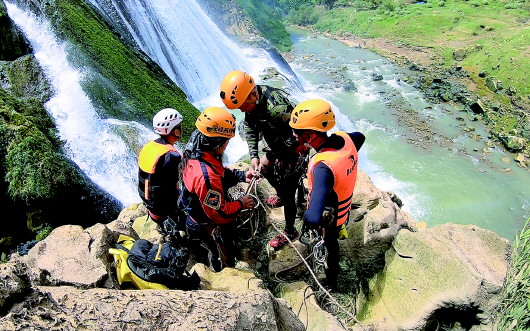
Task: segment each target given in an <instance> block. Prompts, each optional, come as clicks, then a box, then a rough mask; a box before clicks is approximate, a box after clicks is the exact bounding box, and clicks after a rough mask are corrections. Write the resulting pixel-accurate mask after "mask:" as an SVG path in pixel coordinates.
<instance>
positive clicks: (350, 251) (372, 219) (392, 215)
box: [339, 171, 416, 268]
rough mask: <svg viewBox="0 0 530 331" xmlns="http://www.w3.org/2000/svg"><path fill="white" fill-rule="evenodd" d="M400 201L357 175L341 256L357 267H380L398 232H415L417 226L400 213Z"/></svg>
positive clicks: (394, 195) (405, 214)
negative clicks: (405, 230) (346, 236)
mask: <svg viewBox="0 0 530 331" xmlns="http://www.w3.org/2000/svg"><path fill="white" fill-rule="evenodd" d="M399 204H402V202H401V199H399V197H398V196H397V195H396V194H394V193H392V192H384V191H381V190H379V189H378V188H377V187H375V186H374V184H373V183H372V181H371V180H370V178H369V177H368V176H367V175H366V174H365V173H364V172H362V171H359V172H358V174H357V184H356V186H355V191H354V193H353V201H352V207H356V208H355V209H353V210H352V212H351V213H350V219H349V222H348V224H347V225H346V229H347V231H348V239H345V240H340V241H339V244H340V247H341V254H344V255H345V256H347V257H348V258H349V259H350V260H351V261H352V262H354V264H357V265H358V267H361V268H362V266H376V265H381V263H382V258H383V255H384V253H385V252H386V251H387V250H388V248H389V247H390V244H391V242H392V241H393V240H394V238H395V237H396V235H397V233H398V231H399V230H400V229H408V230H415V229H416V223H415V222H414V220H413V219H412V218H411V217H410V215H409V214H408V213H407V212H405V211H403V210H401V208H400V206H399Z"/></svg>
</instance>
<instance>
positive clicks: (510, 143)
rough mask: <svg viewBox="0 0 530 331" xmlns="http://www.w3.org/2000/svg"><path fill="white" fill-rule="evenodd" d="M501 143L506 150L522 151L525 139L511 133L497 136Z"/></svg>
mask: <svg viewBox="0 0 530 331" xmlns="http://www.w3.org/2000/svg"><path fill="white" fill-rule="evenodd" d="M499 138H500V140H501V142H502V144H503V145H504V147H506V149H507V150H509V151H510V152H520V151H522V150H523V149H524V148H525V146H526V140H525V139H524V138H521V137H517V136H513V135H502V136H499Z"/></svg>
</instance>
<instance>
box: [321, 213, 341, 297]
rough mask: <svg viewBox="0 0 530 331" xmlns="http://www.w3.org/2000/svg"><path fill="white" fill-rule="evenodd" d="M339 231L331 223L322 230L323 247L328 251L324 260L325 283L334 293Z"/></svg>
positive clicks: (337, 269) (336, 275) (338, 269)
mask: <svg viewBox="0 0 530 331" xmlns="http://www.w3.org/2000/svg"><path fill="white" fill-rule="evenodd" d="M339 231H340V226H337V225H336V222H332V223H331V224H330V225H328V226H326V227H325V228H324V246H325V247H326V249H327V250H328V257H327V260H326V264H327V268H326V269H325V272H326V281H327V284H328V286H329V287H330V288H331V289H332V290H333V291H336V290H337V288H338V284H337V280H338V277H339V271H340V268H339V253H340V248H339V239H338V237H339Z"/></svg>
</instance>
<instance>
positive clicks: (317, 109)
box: [289, 99, 335, 132]
mask: <svg viewBox="0 0 530 331" xmlns="http://www.w3.org/2000/svg"><path fill="white" fill-rule="evenodd" d="M289 125H290V126H291V128H293V129H299V130H315V131H320V132H326V131H328V130H330V129H332V128H333V127H334V126H335V114H333V110H332V109H331V105H330V104H329V103H328V102H326V101H324V100H320V99H311V100H306V101H304V102H301V103H299V104H298V105H297V106H296V107H295V108H294V109H293V112H292V113H291V120H290V121H289Z"/></svg>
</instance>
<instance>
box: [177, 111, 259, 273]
mask: <svg viewBox="0 0 530 331" xmlns="http://www.w3.org/2000/svg"><path fill="white" fill-rule="evenodd" d="M195 126H196V127H197V129H196V130H195V131H194V132H193V133H192V134H191V137H190V140H189V142H188V144H187V145H186V148H185V150H184V154H183V159H182V163H181V168H180V169H181V175H182V182H183V188H182V189H183V197H182V204H183V206H184V208H185V211H186V214H187V219H186V230H187V232H188V237H189V239H190V246H192V247H190V249H191V251H192V253H195V255H199V258H202V259H203V260H204V258H205V257H206V256H207V254H204V253H205V252H201V251H202V248H201V246H200V242H201V241H202V242H203V243H205V244H206V246H207V247H208V250H209V251H210V252H211V253H212V254H211V255H212V256H211V259H210V263H211V266H212V268H213V269H214V270H215V271H220V270H221V269H222V268H224V267H226V266H228V267H234V265H235V255H234V251H233V250H234V247H233V246H234V245H233V240H234V238H233V232H234V227H233V222H234V221H235V219H236V217H237V216H238V215H239V213H240V212H241V211H242V210H243V209H249V208H252V207H254V205H255V203H254V200H253V199H252V197H251V196H250V195H245V196H243V197H241V198H239V199H238V200H235V201H232V200H231V199H230V197H229V195H228V189H229V188H230V187H232V186H235V185H236V184H237V183H239V182H245V181H246V182H250V181H251V179H252V178H253V177H254V176H255V175H256V174H255V172H254V171H253V170H249V171H247V172H244V171H239V170H231V169H229V168H225V167H224V166H223V163H222V157H223V153H224V151H225V149H226V147H227V145H228V142H229V140H230V138H232V137H233V136H234V135H235V130H236V120H235V118H234V116H233V115H232V114H230V113H229V112H228V111H227V110H225V109H222V108H218V107H208V108H206V109H204V111H203V112H202V113H201V114H200V115H199V117H198V118H197V121H196V122H195ZM215 235H218V236H219V237H218V238H217V242H218V243H219V242H220V245H219V246H220V249H221V251H219V250H218V248H217V243H216V240H215V239H214V237H213V236H215ZM201 253H203V254H201ZM206 253H207V252H206Z"/></svg>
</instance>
